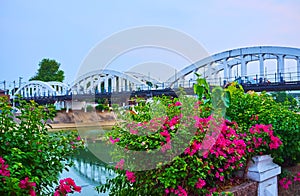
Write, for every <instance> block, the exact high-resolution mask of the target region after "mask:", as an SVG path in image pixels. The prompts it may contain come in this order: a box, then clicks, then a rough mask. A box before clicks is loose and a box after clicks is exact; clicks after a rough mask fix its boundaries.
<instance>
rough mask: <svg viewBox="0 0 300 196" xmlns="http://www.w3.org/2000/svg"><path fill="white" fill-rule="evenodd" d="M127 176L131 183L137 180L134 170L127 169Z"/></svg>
mask: <svg viewBox="0 0 300 196" xmlns="http://www.w3.org/2000/svg"><path fill="white" fill-rule="evenodd" d="M126 177H127V180H128V181H129V182H131V183H134V182H135V181H136V180H135V175H134V173H133V172H131V171H128V170H126Z"/></svg>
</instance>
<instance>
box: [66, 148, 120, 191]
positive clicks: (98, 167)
mask: <svg viewBox="0 0 300 196" xmlns="http://www.w3.org/2000/svg"><path fill="white" fill-rule="evenodd" d="M72 161H73V162H74V166H73V167H72V168H70V171H69V172H67V171H65V172H63V173H62V174H61V176H60V178H61V179H62V178H67V177H71V178H73V179H74V180H75V182H76V184H77V185H79V186H81V187H82V191H81V193H76V194H74V195H88V196H90V195H92V196H93V195H108V194H107V193H106V194H103V193H101V194H98V192H97V191H96V190H95V187H96V186H98V185H100V184H104V183H105V182H106V178H114V177H115V173H114V172H113V170H111V169H109V168H108V165H107V164H106V163H104V162H102V161H100V160H99V159H98V158H97V157H96V156H95V155H94V154H93V153H91V152H90V151H89V150H88V149H85V150H80V151H79V152H78V154H76V155H75V156H74V157H73V158H72Z"/></svg>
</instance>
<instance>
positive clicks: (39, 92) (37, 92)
mask: <svg viewBox="0 0 300 196" xmlns="http://www.w3.org/2000/svg"><path fill="white" fill-rule="evenodd" d="M14 94H15V95H17V94H19V95H21V96H22V97H24V98H27V97H35V96H55V95H60V94H58V93H57V92H56V90H55V89H54V88H53V87H52V86H51V84H50V83H48V82H43V81H39V80H33V81H29V82H27V83H26V84H25V85H23V86H22V87H21V88H19V89H18V90H17V91H16V92H15V93H14Z"/></svg>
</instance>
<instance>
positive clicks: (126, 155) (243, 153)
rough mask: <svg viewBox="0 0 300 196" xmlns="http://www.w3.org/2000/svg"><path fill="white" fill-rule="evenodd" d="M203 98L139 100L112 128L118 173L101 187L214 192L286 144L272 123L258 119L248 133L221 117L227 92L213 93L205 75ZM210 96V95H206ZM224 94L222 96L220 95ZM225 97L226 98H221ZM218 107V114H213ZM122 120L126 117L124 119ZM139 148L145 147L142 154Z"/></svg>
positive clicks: (200, 88) (114, 191)
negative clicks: (253, 161)
mask: <svg viewBox="0 0 300 196" xmlns="http://www.w3.org/2000/svg"><path fill="white" fill-rule="evenodd" d="M195 92H196V93H197V95H198V98H199V100H198V101H197V100H196V99H194V98H190V97H185V96H182V97H181V96H180V97H179V98H178V99H177V98H175V99H170V98H168V97H162V98H154V100H153V102H152V103H150V102H148V103H145V102H138V105H137V106H135V107H134V109H135V110H134V111H135V112H128V113H125V114H124V113H123V114H121V115H120V117H123V120H124V121H126V123H124V124H122V123H120V124H119V125H118V126H115V127H114V128H113V130H112V131H111V132H109V133H108V135H107V136H108V138H109V140H110V142H111V143H112V144H114V145H116V146H118V147H120V148H121V149H124V150H120V148H116V149H115V150H114V151H113V152H112V154H113V158H114V159H115V161H116V162H117V164H116V166H115V171H116V173H117V174H118V175H117V176H116V177H115V178H113V179H108V180H107V183H106V184H105V185H101V186H99V187H98V188H97V190H98V191H100V192H105V191H107V190H109V191H110V194H111V195H174V194H175V195H187V194H189V195H206V194H208V195H211V194H216V195H218V193H215V192H217V191H218V188H219V187H220V186H222V185H224V183H225V182H227V181H234V179H233V173H234V171H236V170H238V169H240V168H242V167H243V166H245V165H247V160H248V159H249V158H250V157H252V156H254V155H257V154H260V153H270V151H272V150H273V149H277V148H278V147H279V146H280V145H281V141H280V139H279V138H278V137H276V135H275V134H274V132H273V130H272V128H271V126H268V125H262V124H255V125H254V126H252V127H249V128H248V129H247V131H245V132H243V133H242V132H239V131H240V130H239V126H238V124H236V123H235V122H231V121H228V120H225V119H223V118H222V114H223V112H224V111H222V107H215V108H214V107H213V105H214V106H222V105H223V106H225V105H227V106H228V105H229V102H230V97H228V92H229V91H225V92H222V91H220V89H216V90H215V93H216V94H218V95H220V96H221V97H214V96H211V94H210V93H209V86H208V84H207V83H206V81H205V80H203V79H199V80H198V84H197V86H196V87H195ZM204 97H205V98H204ZM218 98H220V99H218ZM220 100H221V101H220ZM212 112H213V113H212ZM124 121H122V122H124ZM140 152H145V153H143V154H141V153H140Z"/></svg>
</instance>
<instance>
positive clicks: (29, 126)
mask: <svg viewBox="0 0 300 196" xmlns="http://www.w3.org/2000/svg"><path fill="white" fill-rule="evenodd" d="M18 108H19V109H20V111H21V114H19V115H18V116H16V117H15V116H14V115H13V114H12V113H11V106H10V105H8V103H7V101H6V100H4V99H3V98H0V110H1V113H0V143H1V144H4V145H1V146H0V155H1V157H0V159H2V160H5V162H3V161H2V162H3V163H2V165H6V166H5V167H6V169H7V170H8V171H9V176H7V175H6V176H5V175H3V174H1V173H0V176H4V177H3V178H2V177H0V181H1V182H0V195H20V194H24V193H25V192H26V193H27V194H28V193H29V191H31V192H32V191H34V192H37V193H38V194H39V195H41V194H49V192H51V191H50V189H49V188H50V187H52V186H53V185H54V184H55V183H56V184H58V174H59V173H61V172H62V171H63V169H64V168H67V167H68V166H69V165H70V164H68V163H66V164H64V162H63V161H67V160H68V157H69V156H71V155H72V154H73V153H74V152H75V151H76V150H77V148H80V147H83V141H82V140H81V139H80V137H79V136H78V135H77V134H76V133H74V132H62V131H59V132H55V133H49V132H48V130H47V127H48V125H47V121H48V120H49V119H53V117H54V115H55V114H54V112H55V111H54V108H53V107H44V106H38V105H37V104H36V103H35V102H33V101H31V102H24V101H19V107H18ZM24 191H25V192H24Z"/></svg>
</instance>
